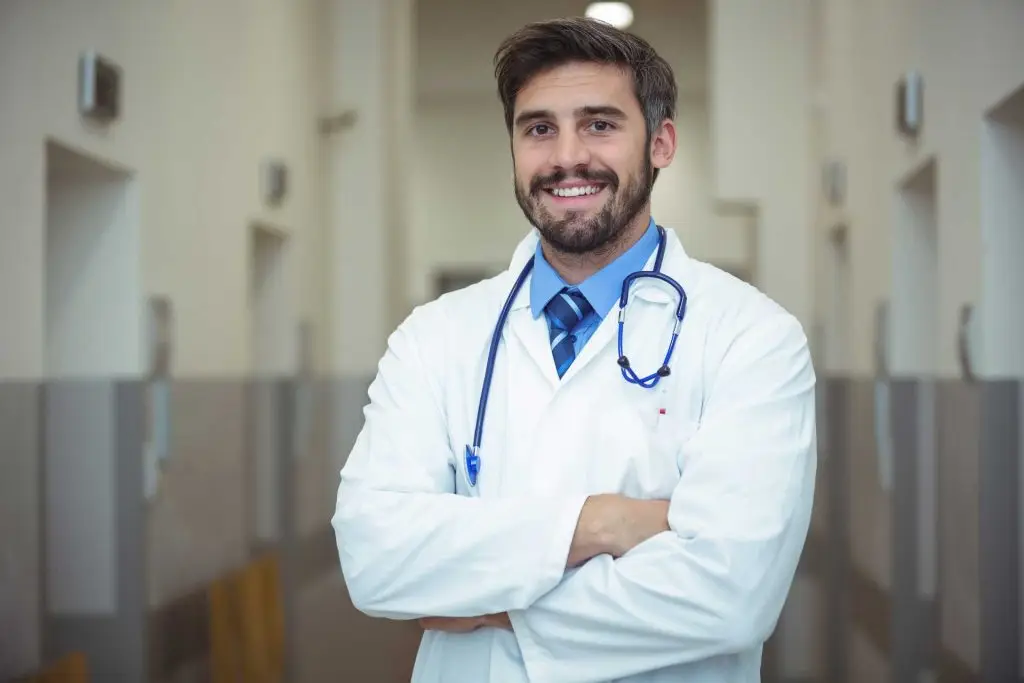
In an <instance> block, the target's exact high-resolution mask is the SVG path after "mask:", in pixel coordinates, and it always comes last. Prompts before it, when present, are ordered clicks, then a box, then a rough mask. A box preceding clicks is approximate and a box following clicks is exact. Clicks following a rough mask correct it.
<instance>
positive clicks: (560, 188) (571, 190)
mask: <svg viewBox="0 0 1024 683" xmlns="http://www.w3.org/2000/svg"><path fill="white" fill-rule="evenodd" d="M607 187H608V184H607V183H596V182H590V183H587V184H559V185H553V186H551V187H545V188H544V192H545V193H546V194H547V195H548V196H549V197H551V198H552V199H553V200H554V203H555V204H556V205H557V206H582V205H588V204H590V203H592V202H594V201H595V200H596V199H597V198H599V197H600V196H601V195H602V194H604V191H605V189H606V188H607Z"/></svg>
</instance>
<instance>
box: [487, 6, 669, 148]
mask: <svg viewBox="0 0 1024 683" xmlns="http://www.w3.org/2000/svg"><path fill="white" fill-rule="evenodd" d="M570 62H597V63H601V64H613V65H616V66H619V67H622V68H624V69H628V70H629V71H630V72H631V74H632V77H633V90H634V92H635V93H636V97H637V100H638V101H639V102H640V109H641V110H642V111H643V113H644V122H645V124H646V126H647V138H648V140H649V139H650V138H651V136H652V135H653V134H654V131H655V130H657V128H658V126H659V125H660V124H661V122H662V121H664V120H665V119H673V118H675V112H676V81H675V76H674V75H673V73H672V67H671V66H669V64H668V62H666V61H665V60H664V59H662V58H661V57H660V56H659V55H658V53H657V52H655V51H654V48H652V47H651V46H650V44H648V43H647V41H645V40H643V39H642V38H640V37H638V36H635V35H633V34H631V33H627V32H626V31H623V30H621V29H617V28H615V27H614V26H611V25H609V24H606V23H604V22H601V21H597V20H595V19H589V18H584V17H579V18H571V19H555V20H552V21H543V22H537V23H532V24H527V25H526V26H524V27H523V28H521V29H519V30H518V31H516V32H515V33H513V34H512V35H511V36H509V37H508V38H506V39H505V40H504V41H503V42H502V43H501V45H500V46H499V47H498V51H497V52H496V53H495V55H494V76H495V78H496V79H497V81H498V96H499V97H500V98H501V103H502V106H504V108H505V125H506V126H507V127H508V130H509V132H511V130H512V120H513V116H514V113H513V112H514V110H515V104H516V95H518V94H519V91H520V90H522V88H523V86H525V85H526V84H527V83H528V82H529V81H530V79H532V78H533V77H534V76H536V75H538V74H539V73H541V72H544V71H547V70H549V69H553V68H555V67H558V66H561V65H563V64H567V63H570Z"/></svg>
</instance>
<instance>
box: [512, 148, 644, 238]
mask: <svg viewBox="0 0 1024 683" xmlns="http://www.w3.org/2000/svg"><path fill="white" fill-rule="evenodd" d="M569 179H574V180H585V181H591V182H596V183H602V184H604V185H606V187H607V189H608V194H609V196H608V199H607V200H606V201H605V204H604V206H602V207H601V208H600V210H598V212H597V213H596V214H594V215H587V214H585V213H583V212H581V211H567V212H566V213H565V215H564V216H563V217H562V218H556V217H555V216H554V215H552V214H551V212H550V211H548V209H547V208H546V207H545V206H544V204H543V194H542V193H544V192H546V190H545V189H544V188H545V187H549V186H551V185H553V184H555V183H560V182H563V181H565V180H569ZM514 185H515V194H516V201H517V202H518V203H519V208H521V209H522V210H523V214H524V215H525V216H526V219H527V220H529V221H530V223H531V224H532V225H533V227H535V228H537V231H538V232H539V233H540V234H541V236H542V237H543V238H544V240H545V241H546V242H547V243H548V244H550V245H551V247H552V248H554V249H555V250H557V251H560V252H562V253H564V254H574V255H582V254H590V253H594V252H598V251H601V250H604V249H607V248H609V247H611V246H614V244H615V243H616V241H617V240H618V239H620V238H622V237H623V236H624V235H625V233H626V229H627V228H628V227H629V224H630V223H632V222H633V219H635V218H636V216H637V214H639V213H640V211H641V210H642V209H643V208H644V206H646V205H647V202H648V201H649V200H650V198H651V190H652V189H653V186H654V167H653V166H652V165H651V164H649V163H645V164H643V165H642V166H641V167H640V168H639V169H638V170H637V172H636V173H635V174H632V175H631V176H630V177H629V178H627V179H626V183H625V185H620V181H619V177H618V175H616V174H615V173H613V172H612V171H591V170H589V169H587V168H578V169H576V171H575V172H574V173H573V174H571V175H570V174H569V173H567V172H565V171H556V172H555V173H552V174H550V175H546V176H534V178H533V179H532V180H531V181H530V187H529V188H528V190H524V189H523V188H522V187H521V186H520V184H519V181H518V180H514Z"/></svg>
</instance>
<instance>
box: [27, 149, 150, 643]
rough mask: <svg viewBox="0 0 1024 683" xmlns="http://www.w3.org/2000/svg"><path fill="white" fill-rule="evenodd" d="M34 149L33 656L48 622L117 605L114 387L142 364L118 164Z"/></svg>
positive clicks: (131, 244)
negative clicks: (38, 330)
mask: <svg viewBox="0 0 1024 683" xmlns="http://www.w3.org/2000/svg"><path fill="white" fill-rule="evenodd" d="M42 151H43V153H44V155H45V166H46V174H45V187H44V192H45V212H46V213H45V227H44V233H43V239H44V243H45V244H44V253H45V255H44V264H43V267H44V271H45V272H44V273H43V286H44V288H45V294H44V303H43V305H44V316H43V325H44V346H45V348H44V350H43V353H44V358H43V362H44V374H45V377H46V379H47V382H46V387H45V389H44V392H43V397H44V398H43V408H42V413H43V414H42V423H43V424H42V429H43V432H44V433H43V461H42V496H43V506H42V517H43V523H42V533H43V537H44V539H45V541H44V549H43V566H44V572H45V583H44V586H45V587H44V604H45V607H44V610H45V611H44V615H45V619H46V624H47V626H46V631H47V633H46V636H45V638H44V645H45V650H46V651H45V652H44V655H50V654H52V653H54V652H57V651H59V650H60V648H61V647H63V646H64V645H65V641H64V640H62V638H63V637H64V636H65V635H67V634H66V633H65V632H64V631H62V630H61V629H59V628H55V627H54V624H55V623H56V621H57V620H59V619H61V618H64V617H68V616H72V617H76V616H79V615H83V614H86V615H95V614H112V613H115V612H116V610H117V604H118V599H119V598H118V595H119V594H118V589H119V585H122V584H119V582H118V581H117V567H116V566H115V558H116V557H117V553H116V552H115V550H116V548H117V543H118V538H117V533H118V532H117V525H116V524H115V521H116V520H117V518H118V512H119V507H120V506H121V505H122V504H123V501H122V499H121V496H122V492H121V490H120V489H119V488H118V484H117V482H118V469H117V461H116V457H117V447H116V443H117V434H116V426H115V423H116V417H117V416H116V410H115V400H114V396H115V392H114V387H115V383H116V381H117V380H119V379H121V378H124V377H137V376H138V374H139V373H140V372H141V370H142V363H143V360H142V334H141V330H142V324H141V320H142V314H143V311H142V303H141V302H142V296H141V294H142V286H141V272H140V268H139V220H138V201H137V194H136V189H135V183H134V179H133V175H132V173H131V172H130V171H127V170H125V169H121V168H117V167H115V166H113V165H111V164H109V163H105V162H102V161H99V160H97V159H94V158H92V157H91V156H89V155H87V154H84V153H82V152H80V151H77V150H75V149H72V148H71V147H68V146H66V145H63V144H61V143H59V142H57V141H54V140H48V141H47V142H46V143H45V148H44V150H42Z"/></svg>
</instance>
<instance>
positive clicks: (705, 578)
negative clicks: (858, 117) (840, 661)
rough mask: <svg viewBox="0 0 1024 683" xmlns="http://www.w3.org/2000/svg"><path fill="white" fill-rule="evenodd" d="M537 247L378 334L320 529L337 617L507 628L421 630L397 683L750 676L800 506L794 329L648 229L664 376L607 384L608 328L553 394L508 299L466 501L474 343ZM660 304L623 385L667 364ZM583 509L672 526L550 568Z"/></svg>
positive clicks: (797, 544) (520, 301) (807, 434)
mask: <svg viewBox="0 0 1024 683" xmlns="http://www.w3.org/2000/svg"><path fill="white" fill-rule="evenodd" d="M536 239H537V237H536V235H535V233H531V234H530V235H529V236H528V237H527V238H526V239H524V240H523V242H522V243H521V244H520V245H519V247H518V249H517V250H516V253H515V255H514V257H513V259H512V263H511V264H510V268H509V270H507V271H505V272H504V273H502V274H501V275H499V276H497V277H495V278H492V279H490V280H488V281H485V282H482V283H480V284H477V285H474V286H472V287H469V288H467V289H464V290H461V291H458V292H454V293H451V294H449V295H446V296H444V297H442V298H440V299H439V300H437V301H435V302H432V303H430V304H427V305H424V306H422V307H420V308H418V309H417V310H416V311H414V312H413V313H412V314H411V316H410V317H409V318H408V319H407V320H406V321H405V322H404V323H403V324H402V325H401V326H400V327H399V329H398V330H397V331H396V332H395V333H394V334H393V335H392V336H391V338H390V340H389V345H388V350H387V353H386V355H385V356H384V358H383V359H382V361H381V363H380V367H379V373H378V375H377V377H376V379H375V381H374V382H373V384H372V386H371V388H370V404H369V405H368V407H367V408H366V410H365V417H366V423H365V426H364V427H363V429H362V431H361V433H360V434H359V436H358V439H357V441H356V443H355V446H354V448H353V450H352V452H351V455H350V457H349V459H348V461H347V463H346V465H345V467H344V468H343V470H342V473H341V484H340V487H339V490H338V500H337V511H336V514H335V516H334V519H333V523H334V528H335V531H336V533H337V542H338V548H339V554H340V559H341V566H342V570H343V573H344V576H345V580H346V582H347V584H348V587H349V591H350V594H351V598H352V601H353V603H354V604H355V605H356V607H357V608H358V609H360V610H362V611H363V612H365V613H366V614H369V615H372V616H376V617H382V618H389V619H417V618H420V617H431V616H432V617H445V616H479V615H483V614H491V613H498V612H503V611H507V612H508V613H509V614H510V618H511V621H512V624H513V626H514V630H513V631H508V630H502V629H491V628H487V629H480V630H478V631H475V632H472V633H469V634H452V633H443V632H435V631H429V632H426V633H425V634H424V637H423V640H422V643H421V647H420V651H419V654H418V657H417V661H416V667H415V672H414V675H413V681H414V682H415V683H485V682H488V681H491V682H494V683H516V682H517V681H531V682H532V683H574V682H576V683H597V682H606V681H629V682H632V683H641V682H643V683H659V682H662V681H686V682H687V683H739V682H741V681H742V682H744V683H749V682H752V681H758V680H760V674H759V670H760V661H761V647H762V643H763V642H764V641H765V640H766V639H767V637H768V636H769V635H770V633H771V632H772V630H773V629H774V627H775V624H776V621H777V619H778V616H779V613H780V610H781V608H782V605H783V603H784V602H785V599H786V596H787V592H788V590H789V587H790V584H791V581H792V579H793V575H794V572H795V569H796V565H797V561H798V558H799V555H800V552H801V549H802V546H803V543H804V539H805V537H806V533H807V529H808V524H809V519H810V514H811V504H812V498H813V491H814V478H815V468H816V436H815V401H814V387H815V375H814V370H813V368H812V365H811V359H810V354H809V350H808V344H807V340H806V337H805V335H804V332H803V330H802V328H801V326H800V324H799V323H798V322H797V320H796V319H795V318H794V317H792V316H791V315H790V314H789V313H787V312H786V311H785V310H783V309H782V308H781V307H780V306H778V305H777V304H775V303H774V302H772V301H771V300H770V299H768V298H767V297H765V296H764V295H763V294H761V293H760V292H758V291H757V290H756V289H754V288H753V287H750V286H749V285H747V284H745V283H743V282H741V281H739V280H737V279H735V278H733V277H732V276H730V275H727V274H725V273H724V272H722V271H720V270H717V269H715V268H713V267H711V266H709V265H707V264H703V263H700V262H698V261H696V260H694V259H691V258H690V257H689V256H688V255H687V254H686V253H685V251H684V249H683V247H682V245H681V244H680V242H679V240H678V238H677V236H676V235H675V233H674V232H672V231H671V230H669V231H668V247H667V252H666V258H665V263H664V267H663V270H664V272H666V273H667V274H669V275H671V276H672V277H673V278H675V279H676V280H678V281H679V282H680V283H681V284H682V285H683V286H684V288H685V289H686V291H687V294H688V308H687V313H686V318H685V321H684V323H683V326H682V329H681V332H680V337H679V341H678V343H677V346H676V350H675V354H674V357H673V362H672V374H671V375H670V376H669V377H668V378H666V379H664V380H662V382H661V383H660V384H659V385H658V387H657V388H656V389H654V390H650V389H644V388H641V387H637V386H635V385H631V384H627V383H626V382H625V381H624V380H623V379H622V375H621V373H620V369H619V366H618V365H617V364H616V358H617V357H618V352H617V348H616V347H617V345H616V333H617V317H618V310H617V309H616V310H613V311H612V312H611V313H610V314H609V315H608V316H607V317H606V318H605V320H604V321H603V322H602V324H601V326H600V327H599V329H598V330H597V331H596V332H595V334H594V336H593V337H592V338H591V339H590V341H589V342H588V343H587V345H586V346H585V347H584V348H583V350H582V352H581V353H580V355H579V356H578V357H577V359H576V360H575V361H574V363H573V365H572V367H571V368H570V369H569V371H568V372H567V373H566V375H565V377H564V378H563V379H562V380H561V381H559V379H558V376H557V373H556V372H555V367H554V362H553V360H552V357H551V349H550V347H549V345H548V333H547V328H546V323H545V320H544V318H543V316H541V317H540V318H538V319H534V318H533V317H532V316H531V313H530V310H529V281H527V282H526V284H525V285H524V287H523V288H522V290H521V293H520V294H519V296H518V297H517V299H516V301H515V303H514V305H513V308H512V310H511V313H510V316H509V322H508V324H507V325H506V327H505V329H504V331H503V337H502V345H501V347H500V352H499V354H498V361H497V367H496V369H495V373H494V381H493V385H492V388H491V394H490V399H489V403H488V410H487V416H486V423H485V429H484V441H483V445H482V449H481V460H482V465H481V472H480V481H479V487H478V489H474V490H470V489H469V487H468V486H467V484H466V478H465V471H464V462H463V460H464V458H463V455H464V451H465V446H466V444H469V443H472V439H473V430H474V425H475V419H476V412H477V405H478V401H479V396H480V388H481V381H482V378H483V371H484V365H485V361H486V358H487V349H488V343H489V340H490V336H491V333H492V331H493V328H494V324H495V322H496V320H497V316H498V313H499V312H500V310H501V307H502V305H503V303H504V302H505V300H506V297H507V296H508V292H509V291H510V289H511V287H512V284H513V282H514V280H515V278H516V276H518V274H519V272H520V270H521V268H522V266H523V265H524V264H525V262H526V260H527V259H528V258H530V257H531V256H532V254H533V250H534V247H535V245H536ZM652 262H653V259H652ZM650 265H651V264H650V263H649V265H648V267H650ZM671 291H672V290H670V289H668V288H667V287H665V286H663V285H662V284H661V283H655V282H653V281H652V280H650V279H642V280H640V281H638V283H637V284H636V285H634V288H633V292H632V296H631V299H630V304H629V307H628V310H627V316H626V321H627V322H626V330H627V331H626V338H625V353H626V355H627V356H629V358H630V361H631V362H632V364H633V367H634V368H635V369H636V370H637V372H638V374H640V375H641V376H644V375H647V374H650V373H651V372H653V371H654V370H655V369H656V368H657V367H659V365H660V364H661V360H662V358H663V356H664V353H665V348H666V344H667V342H668V339H669V335H670V333H671V328H672V325H673V322H674V320H675V317H674V315H673V307H674V306H675V304H676V299H675V297H674V296H671V295H670V294H669V293H670V292H671ZM661 409H664V410H665V413H664V414H661V413H660V410H661ZM603 492H614V493H620V494H623V495H627V496H630V497H635V498H662V499H666V498H671V501H672V502H671V507H670V512H669V525H670V527H671V531H670V532H666V533H663V534H660V535H658V536H656V537H654V538H652V539H650V540H648V541H647V542H645V543H643V544H641V545H639V546H637V547H636V548H635V549H633V550H632V551H631V552H630V553H628V554H627V555H626V556H624V557H622V558H620V559H617V560H614V559H612V558H611V557H609V556H599V557H596V558H594V559H592V560H590V561H589V562H587V563H586V564H585V565H583V566H582V567H580V568H578V569H575V570H570V571H566V570H565V563H566V558H567V555H568V551H569V546H570V543H571V540H572V536H573V532H574V529H575V525H576V520H577V517H578V514H579V511H580V508H581V507H582V505H583V503H584V501H585V499H586V497H587V496H588V495H590V494H596V493H603Z"/></svg>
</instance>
